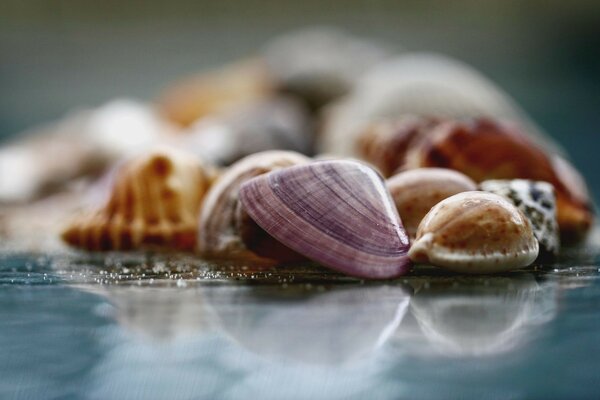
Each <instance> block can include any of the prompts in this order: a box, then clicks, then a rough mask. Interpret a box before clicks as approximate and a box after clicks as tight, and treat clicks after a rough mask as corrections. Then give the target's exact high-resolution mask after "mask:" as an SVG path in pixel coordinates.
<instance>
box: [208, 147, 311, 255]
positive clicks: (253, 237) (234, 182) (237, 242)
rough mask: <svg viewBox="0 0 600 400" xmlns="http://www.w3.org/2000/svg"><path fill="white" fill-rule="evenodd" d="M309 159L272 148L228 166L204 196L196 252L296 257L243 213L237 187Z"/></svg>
mask: <svg viewBox="0 0 600 400" xmlns="http://www.w3.org/2000/svg"><path fill="white" fill-rule="evenodd" d="M309 161H310V159H309V158H308V157H305V156H303V155H301V154H299V153H295V152H290V151H276V150H274V151H265V152H261V153H256V154H253V155H250V156H248V157H245V158H243V159H241V160H240V161H238V162H237V163H235V164H233V165H232V166H231V167H229V168H228V169H227V170H226V171H225V172H224V173H223V175H222V176H221V177H220V178H219V179H218V180H217V181H216V182H215V184H214V186H213V187H212V188H211V190H210V191H209V193H208V194H207V196H206V200H205V202H204V206H203V208H202V212H201V214H200V220H199V232H198V249H199V251H200V253H201V254H202V255H204V256H206V257H216V258H242V259H248V260H256V259H271V260H281V259H283V260H287V259H290V258H291V259H294V258H298V257H297V256H296V257H294V255H293V254H291V251H290V250H289V249H287V248H285V246H282V245H281V244H279V243H278V242H277V241H275V240H274V239H272V238H271V237H270V236H269V235H267V234H266V233H265V232H264V231H263V230H262V229H260V228H259V227H258V226H257V225H256V224H255V223H254V221H252V220H251V219H250V218H249V217H248V216H247V214H246V213H245V211H244V210H242V208H241V205H240V203H239V188H240V186H241V185H242V184H243V183H244V182H246V181H247V180H249V179H251V178H254V177H256V176H259V175H262V174H265V173H267V172H271V171H275V170H278V169H281V168H285V167H291V166H294V165H299V164H304V163H307V162H309ZM249 247H250V248H252V250H251V249H249ZM263 250H264V251H263ZM257 252H258V253H260V254H261V255H262V257H260V256H259V254H257Z"/></svg>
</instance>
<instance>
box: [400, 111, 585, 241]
mask: <svg viewBox="0 0 600 400" xmlns="http://www.w3.org/2000/svg"><path fill="white" fill-rule="evenodd" d="M405 167H406V168H419V167H441V168H450V169H455V170H457V171H460V172H462V173H464V174H465V175H467V176H469V177H470V178H472V179H473V180H475V181H476V182H481V181H484V180H489V179H529V180H534V181H545V182H549V183H551V184H552V185H553V186H554V188H555V190H556V202H557V219H558V226H559V229H560V234H561V239H562V240H563V241H565V242H573V241H577V240H580V239H581V238H583V237H585V235H586V234H587V232H588V231H589V229H590V228H591V226H592V223H593V220H594V214H593V211H592V207H591V202H590V199H589V197H588V195H587V189H586V187H585V183H584V181H583V179H582V178H581V177H580V176H579V174H578V173H577V172H576V171H575V169H574V168H573V167H572V166H570V165H569V164H568V163H567V162H566V161H565V160H563V159H562V158H560V157H558V156H549V155H547V154H546V153H545V152H544V151H542V150H541V149H540V148H539V147H537V146H536V145H534V144H533V142H531V141H530V140H529V139H528V138H527V137H525V136H524V135H523V134H521V132H520V130H519V129H518V128H517V127H516V126H510V125H508V124H505V123H499V122H494V121H491V120H488V119H477V120H474V121H471V122H445V123H441V124H439V125H437V126H436V128H435V129H434V131H433V132H431V133H430V134H429V135H428V136H427V137H426V138H425V139H424V140H422V141H421V142H420V143H419V145H418V146H416V147H414V148H413V149H411V150H410V151H409V153H408V155H407V157H406V165H405Z"/></svg>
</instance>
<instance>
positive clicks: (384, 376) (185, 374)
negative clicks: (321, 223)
mask: <svg viewBox="0 0 600 400" xmlns="http://www.w3.org/2000/svg"><path fill="white" fill-rule="evenodd" d="M598 254H599V252H598V247H597V246H592V247H589V248H586V249H579V250H577V251H574V252H571V253H567V254H565V255H564V256H563V257H562V258H561V259H560V260H559V261H558V262H557V263H556V264H549V265H538V266H536V267H535V268H531V269H527V270H522V271H515V272H513V273H510V274H506V275H502V276H492V277H489V276H487V277H464V276H458V275H449V274H445V273H443V271H441V270H438V269H435V270H434V269H425V270H421V271H420V272H416V273H412V274H411V275H408V276H406V277H404V278H401V279H399V280H395V281H390V282H385V283H372V284H367V283H361V282H360V281H359V280H355V279H351V278H348V277H344V276H342V275H339V274H337V273H334V272H331V271H329V270H325V269H322V268H316V267H313V266H310V265H303V266H296V267H289V268H286V269H280V270H274V269H271V270H266V271H257V270H255V269H253V267H252V265H250V264H237V265H215V264H209V263H206V262H202V261H199V260H197V259H191V258H182V257H170V258H168V259H165V258H158V257H155V256H149V255H132V256H128V257H117V256H115V255H111V256H110V257H108V258H106V259H104V258H83V259H77V258H72V257H54V258H47V257H37V256H33V255H31V256H23V255H7V254H4V255H3V256H2V258H1V259H0V288H1V290H0V318H1V320H2V325H1V328H0V356H1V357H2V359H3V362H2V363H0V398H3V399H4V398H7V399H17V400H20V399H40V400H45V399H55V398H69V399H80V398H82V399H84V398H85V399H105V398H110V399H128V400H137V399H163V398H165V397H168V398H170V399H173V400H179V399H214V398H224V399H247V398H261V399H263V398H264V399H281V398H298V399H300V398H332V399H362V398H365V395H366V394H367V393H368V397H370V398H377V399H414V398H424V399H436V398H440V394H443V398H462V399H481V398H490V397H491V398H516V399H529V398H593V397H595V396H596V394H597V393H598V390H600V386H599V383H598V379H597V377H598V369H599V368H600V342H599V341H598V332H599V330H600V318H599V311H598V304H600V276H599V272H598V270H599V268H600V266H599V265H600V263H599V262H600V258H599V256H598ZM473 382H477V384H473Z"/></svg>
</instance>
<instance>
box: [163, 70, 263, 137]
mask: <svg viewBox="0 0 600 400" xmlns="http://www.w3.org/2000/svg"><path fill="white" fill-rule="evenodd" d="M271 91H272V90H271V83H270V78H269V75H268V73H267V71H266V68H265V66H264V65H263V63H262V62H260V61H258V60H246V61H242V62H239V63H236V64H232V65H229V66H227V67H224V68H221V69H218V70H214V71H209V72H204V73H200V74H198V75H196V76H192V77H189V78H184V79H183V80H181V81H180V82H177V83H175V84H173V85H172V86H171V87H169V88H167V90H166V91H165V93H164V94H163V96H162V97H161V99H160V100H159V108H160V109H161V110H162V112H163V114H164V115H165V116H166V117H167V118H169V119H170V120H171V121H173V122H176V123H178V124H180V125H184V126H187V125H190V124H191V123H193V122H194V121H196V120H197V119H198V118H200V117H203V116H206V115H211V114H215V113H220V112H223V111H227V110H229V109H231V108H232V107H236V106H239V105H242V104H247V103H250V102H253V101H255V100H257V99H261V98H264V97H265V96H267V95H268V94H269V93H271Z"/></svg>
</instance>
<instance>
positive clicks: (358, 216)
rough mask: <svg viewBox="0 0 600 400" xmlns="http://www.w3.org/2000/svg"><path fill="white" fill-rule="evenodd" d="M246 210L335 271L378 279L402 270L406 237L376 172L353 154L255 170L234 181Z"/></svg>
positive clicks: (406, 261)
mask: <svg viewBox="0 0 600 400" xmlns="http://www.w3.org/2000/svg"><path fill="white" fill-rule="evenodd" d="M240 201H241V203H242V206H243V207H244V209H245V210H246V212H247V213H248V214H249V215H250V217H251V218H252V219H253V220H254V221H255V222H256V223H257V224H258V225H260V226H261V227H262V228H263V229H264V230H265V231H267V232H268V233H269V234H270V235H271V236H273V237H274V238H275V239H277V240H279V241H280V242H281V243H283V244H285V245H286V246H288V247H290V248H292V249H294V250H295V251H297V252H298V253H300V254H302V255H304V256H306V257H308V258H310V259H312V260H314V261H317V262H319V263H321V264H323V265H325V266H327V267H330V268H332V269H335V270H337V271H340V272H343V273H346V274H349V275H353V276H357V277H363V278H374V279H385V278H392V277H396V276H399V275H402V274H404V273H406V272H408V270H409V268H410V261H409V259H408V257H407V254H406V253H407V252H408V248H409V242H408V236H407V234H406V231H405V230H404V227H403V226H402V223H401V221H400V217H399V216H398V212H397V210H396V207H395V206H394V203H393V202H392V200H391V198H390V195H389V193H388V191H387V189H386V187H385V184H384V182H383V180H382V178H381V177H380V176H379V175H378V174H377V173H376V172H375V171H374V170H373V169H371V168H370V167H368V166H366V165H364V164H361V163H359V162H355V161H341V160H336V161H321V162H314V163H311V164H306V165H300V166H294V167H290V168H285V169H281V170H278V171H274V172H271V173H269V174H265V175H261V176H259V177H256V178H253V179H251V180H249V181H247V182H246V183H245V184H244V185H242V187H241V188H240Z"/></svg>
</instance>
